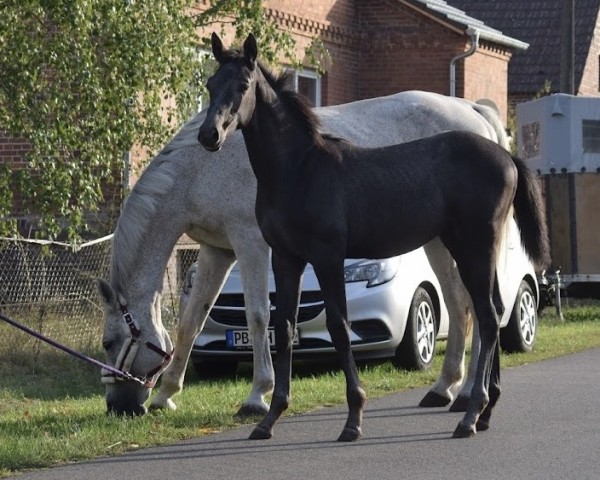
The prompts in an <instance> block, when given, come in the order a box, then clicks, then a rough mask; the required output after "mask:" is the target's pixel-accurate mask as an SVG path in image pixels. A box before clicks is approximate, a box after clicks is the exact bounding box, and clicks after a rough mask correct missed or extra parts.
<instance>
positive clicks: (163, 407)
mask: <svg viewBox="0 0 600 480" xmlns="http://www.w3.org/2000/svg"><path fill="white" fill-rule="evenodd" d="M149 409H150V410H177V405H176V404H175V402H174V401H173V400H171V399H170V398H169V399H167V402H166V403H164V404H163V403H155V402H152V403H151V404H150V407H149Z"/></svg>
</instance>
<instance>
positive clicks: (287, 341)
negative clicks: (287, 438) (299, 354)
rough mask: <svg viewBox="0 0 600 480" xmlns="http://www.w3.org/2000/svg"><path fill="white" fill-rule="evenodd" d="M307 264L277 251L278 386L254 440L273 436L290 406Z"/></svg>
mask: <svg viewBox="0 0 600 480" xmlns="http://www.w3.org/2000/svg"><path fill="white" fill-rule="evenodd" d="M304 267H306V262H304V261H302V260H299V259H296V258H293V257H287V256H283V255H280V254H278V253H276V252H275V250H274V251H273V272H274V273H275V290H276V296H277V297H276V305H275V349H276V351H277V368H276V369H275V389H274V391H273V398H272V400H271V407H270V408H269V413H267V415H266V416H265V418H264V419H263V420H262V421H261V422H260V423H259V424H258V425H257V426H256V427H255V428H254V430H253V431H252V433H251V434H250V439H252V440H256V439H267V438H271V436H272V435H273V426H274V425H275V422H277V420H278V419H279V417H281V415H282V414H283V412H284V411H285V410H287V408H288V405H289V399H290V383H291V377H292V341H293V335H294V330H295V328H296V321H297V318H298V304H299V301H300V285H301V281H302V273H303V272H304Z"/></svg>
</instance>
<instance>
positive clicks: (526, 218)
mask: <svg viewBox="0 0 600 480" xmlns="http://www.w3.org/2000/svg"><path fill="white" fill-rule="evenodd" d="M512 159H513V161H514V162H515V165H516V167H517V171H518V174H519V179H518V183H517V193H516V195H515V200H514V207H515V217H516V220H517V224H518V225H519V229H520V230H521V242H522V243H523V247H524V248H525V251H526V252H527V255H528V256H529V258H530V259H531V261H532V262H533V264H534V265H535V266H536V267H537V268H538V269H539V270H543V269H544V268H546V267H547V266H548V265H549V264H550V240H549V237H548V225H547V223H546V215H545V212H544V200H543V197H542V192H541V190H540V186H539V184H538V182H537V180H536V178H535V176H534V175H533V173H532V172H531V170H529V167H527V165H525V162H523V160H521V159H520V158H517V157H512Z"/></svg>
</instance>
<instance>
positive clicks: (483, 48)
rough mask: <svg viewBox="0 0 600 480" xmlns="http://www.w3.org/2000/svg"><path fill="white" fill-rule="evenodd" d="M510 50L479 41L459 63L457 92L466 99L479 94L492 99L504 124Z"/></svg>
mask: <svg viewBox="0 0 600 480" xmlns="http://www.w3.org/2000/svg"><path fill="white" fill-rule="evenodd" d="M509 59H510V53H509V52H508V51H506V50H504V49H499V48H497V46H494V45H492V44H489V43H486V42H480V45H479V48H478V49H477V50H476V51H475V53H474V54H473V55H471V56H470V57H467V58H465V59H464V60H463V61H459V64H460V63H463V62H464V64H463V65H460V67H459V68H460V70H461V72H462V82H461V88H460V89H459V88H458V87H457V96H462V97H464V98H467V99H469V100H473V101H476V100H480V99H482V98H486V99H490V100H492V101H493V102H494V103H495V104H496V106H497V107H498V110H499V111H500V117H501V118H502V121H503V122H504V125H506V122H507V112H508V90H507V89H508V60H509ZM457 70H458V69H457Z"/></svg>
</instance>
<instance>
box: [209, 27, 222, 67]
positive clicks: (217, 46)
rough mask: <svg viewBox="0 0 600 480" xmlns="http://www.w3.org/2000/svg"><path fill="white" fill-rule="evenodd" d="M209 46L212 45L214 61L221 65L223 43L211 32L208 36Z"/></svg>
mask: <svg viewBox="0 0 600 480" xmlns="http://www.w3.org/2000/svg"><path fill="white" fill-rule="evenodd" d="M210 44H211V45H212V51H213V55H214V56H215V60H216V61H217V62H219V63H221V61H222V60H223V52H224V51H225V48H224V47H223V42H222V41H221V39H220V38H219V36H218V35H217V34H216V33H215V32H213V33H212V35H211V36H210Z"/></svg>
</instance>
